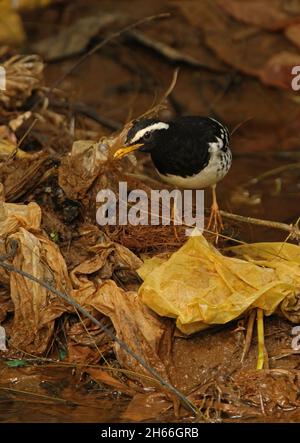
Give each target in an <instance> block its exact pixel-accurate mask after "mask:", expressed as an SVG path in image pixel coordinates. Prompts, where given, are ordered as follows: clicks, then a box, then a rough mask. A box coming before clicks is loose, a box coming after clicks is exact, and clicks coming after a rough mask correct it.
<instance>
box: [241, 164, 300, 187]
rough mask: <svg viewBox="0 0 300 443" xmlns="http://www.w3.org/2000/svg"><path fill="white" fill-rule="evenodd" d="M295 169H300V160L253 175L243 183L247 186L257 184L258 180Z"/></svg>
mask: <svg viewBox="0 0 300 443" xmlns="http://www.w3.org/2000/svg"><path fill="white" fill-rule="evenodd" d="M293 169H300V162H297V163H290V164H288V165H283V166H279V167H278V168H274V169H270V170H269V171H266V172H264V173H263V174H261V175H258V176H257V177H253V178H251V179H250V180H248V181H247V182H246V183H244V184H243V185H242V187H244V188H246V187H248V186H252V185H256V184H257V183H258V182H260V181H262V180H264V179H265V178H269V177H272V176H273V175H279V174H281V173H282V172H285V171H292V170H293Z"/></svg>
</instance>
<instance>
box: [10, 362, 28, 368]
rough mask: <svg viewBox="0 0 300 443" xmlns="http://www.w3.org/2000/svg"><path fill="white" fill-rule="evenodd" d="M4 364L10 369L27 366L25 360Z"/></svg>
mask: <svg viewBox="0 0 300 443" xmlns="http://www.w3.org/2000/svg"><path fill="white" fill-rule="evenodd" d="M5 363H6V365H7V366H9V367H10V368H23V367H24V366H27V365H28V362H27V361H26V360H8V361H6V362H5Z"/></svg>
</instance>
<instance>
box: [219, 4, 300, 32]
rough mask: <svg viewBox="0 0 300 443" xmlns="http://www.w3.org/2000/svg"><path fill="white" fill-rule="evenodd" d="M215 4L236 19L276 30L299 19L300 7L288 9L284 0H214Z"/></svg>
mask: <svg viewBox="0 0 300 443" xmlns="http://www.w3.org/2000/svg"><path fill="white" fill-rule="evenodd" d="M216 2H217V5H218V6H220V7H221V8H222V9H224V11H225V12H227V13H228V14H230V15H231V16H232V17H234V18H235V19H236V20H238V21H242V22H244V23H248V24H250V25H254V26H257V27H258V28H264V29H268V30H270V31H278V30H280V29H283V28H285V27H286V26H288V25H289V24H290V23H294V22H299V21H300V8H299V7H298V8H295V10H292V9H289V8H288V7H287V5H286V0H272V6H271V5H270V0H243V1H242V2H241V1H240V0H216Z"/></svg>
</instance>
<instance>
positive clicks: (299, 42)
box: [284, 24, 300, 48]
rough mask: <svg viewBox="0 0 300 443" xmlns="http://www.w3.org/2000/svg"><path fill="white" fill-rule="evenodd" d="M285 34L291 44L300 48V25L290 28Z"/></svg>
mask: <svg viewBox="0 0 300 443" xmlns="http://www.w3.org/2000/svg"><path fill="white" fill-rule="evenodd" d="M284 33H285V35H286V37H287V38H288V39H289V40H290V41H291V42H293V43H294V44H295V45H296V46H298V48H299V47H300V24H296V25H291V26H288V27H287V28H286V29H285V32H284Z"/></svg>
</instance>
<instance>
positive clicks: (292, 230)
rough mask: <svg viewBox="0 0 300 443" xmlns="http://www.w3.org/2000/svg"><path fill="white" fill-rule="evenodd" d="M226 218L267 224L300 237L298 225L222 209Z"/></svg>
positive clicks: (292, 235)
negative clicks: (245, 215) (246, 215)
mask: <svg viewBox="0 0 300 443" xmlns="http://www.w3.org/2000/svg"><path fill="white" fill-rule="evenodd" d="M220 214H221V215H222V217H224V218H228V219H230V220H235V221H238V222H242V223H250V224H252V225H257V226H265V227H267V228H272V229H280V230H281V231H286V232H289V233H290V234H291V237H295V238H300V229H299V228H298V226H297V225H287V224H286V223H281V222H276V221H272V220H262V219H260V218H253V217H244V216H243V215H238V214H231V213H230V212H226V211H220Z"/></svg>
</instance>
